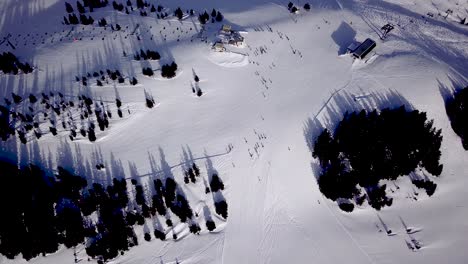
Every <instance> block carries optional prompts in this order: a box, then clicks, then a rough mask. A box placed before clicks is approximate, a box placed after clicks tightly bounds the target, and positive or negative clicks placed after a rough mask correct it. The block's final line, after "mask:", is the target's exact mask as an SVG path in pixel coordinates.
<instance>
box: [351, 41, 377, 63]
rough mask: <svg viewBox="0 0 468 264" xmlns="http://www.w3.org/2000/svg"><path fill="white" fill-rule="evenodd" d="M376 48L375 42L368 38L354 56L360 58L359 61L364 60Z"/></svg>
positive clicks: (355, 51)
mask: <svg viewBox="0 0 468 264" xmlns="http://www.w3.org/2000/svg"><path fill="white" fill-rule="evenodd" d="M375 46H376V43H375V41H373V40H372V39H370V38H368V39H366V40H365V41H364V42H363V43H362V44H361V45H359V47H357V48H356V49H355V50H354V52H353V56H354V57H356V58H358V59H362V58H364V57H365V56H366V55H367V54H368V53H369V52H371V50H373V49H374V48H375Z"/></svg>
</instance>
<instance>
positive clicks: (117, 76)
mask: <svg viewBox="0 0 468 264" xmlns="http://www.w3.org/2000/svg"><path fill="white" fill-rule="evenodd" d="M92 78H95V80H96V83H97V85H98V86H103V85H104V84H103V83H106V84H109V83H111V82H114V83H115V82H118V83H125V78H126V77H125V76H123V75H122V74H121V73H120V71H119V70H109V69H107V70H105V71H104V70H100V71H95V72H88V73H87V74H86V75H83V76H81V77H78V76H75V81H76V82H81V84H82V85H83V86H88V82H90V81H91V79H92ZM129 79H130V77H129ZM133 79H135V78H134V77H133ZM133 83H134V82H133V80H132V79H130V84H132V85H135V84H136V83H138V81H137V82H135V84H133Z"/></svg>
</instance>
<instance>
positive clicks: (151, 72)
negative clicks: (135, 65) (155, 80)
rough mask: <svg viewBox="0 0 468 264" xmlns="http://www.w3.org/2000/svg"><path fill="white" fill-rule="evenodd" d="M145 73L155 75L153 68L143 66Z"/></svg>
mask: <svg viewBox="0 0 468 264" xmlns="http://www.w3.org/2000/svg"><path fill="white" fill-rule="evenodd" d="M143 75H146V76H153V75H154V72H153V69H151V68H150V67H146V68H143Z"/></svg>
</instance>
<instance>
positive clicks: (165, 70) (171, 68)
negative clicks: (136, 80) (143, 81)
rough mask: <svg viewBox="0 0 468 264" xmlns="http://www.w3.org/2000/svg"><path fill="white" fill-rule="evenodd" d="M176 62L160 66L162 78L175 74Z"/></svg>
mask: <svg viewBox="0 0 468 264" xmlns="http://www.w3.org/2000/svg"><path fill="white" fill-rule="evenodd" d="M176 71H177V64H176V63H175V62H172V63H171V64H164V65H163V66H162V67H161V76H162V77H164V78H168V79H170V78H173V77H175V76H176Z"/></svg>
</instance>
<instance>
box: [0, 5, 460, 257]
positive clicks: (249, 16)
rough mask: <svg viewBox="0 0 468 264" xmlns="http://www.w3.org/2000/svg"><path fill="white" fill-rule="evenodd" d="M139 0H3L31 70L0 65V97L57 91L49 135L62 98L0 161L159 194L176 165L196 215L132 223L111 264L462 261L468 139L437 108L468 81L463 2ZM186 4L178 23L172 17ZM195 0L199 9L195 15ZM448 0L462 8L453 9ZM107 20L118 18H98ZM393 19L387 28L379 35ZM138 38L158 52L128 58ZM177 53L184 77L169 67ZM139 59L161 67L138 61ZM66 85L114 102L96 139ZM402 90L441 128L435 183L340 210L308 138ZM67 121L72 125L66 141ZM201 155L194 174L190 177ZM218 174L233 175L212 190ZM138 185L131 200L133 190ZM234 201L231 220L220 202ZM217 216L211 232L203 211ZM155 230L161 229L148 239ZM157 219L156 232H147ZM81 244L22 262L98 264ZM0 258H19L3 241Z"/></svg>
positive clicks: (7, 27) (382, 104)
mask: <svg viewBox="0 0 468 264" xmlns="http://www.w3.org/2000/svg"><path fill="white" fill-rule="evenodd" d="M131 1H132V2H134V4H133V5H134V8H135V11H134V12H130V14H126V13H125V12H124V11H123V12H117V11H115V10H114V9H113V8H112V5H111V4H110V5H109V6H108V7H104V8H98V9H95V10H94V11H93V12H92V13H89V12H88V13H86V15H91V16H92V17H93V18H94V20H95V22H94V25H86V26H85V25H64V24H63V23H62V22H63V17H64V16H65V15H68V14H67V13H66V10H65V4H64V1H62V0H41V1H39V0H21V1H16V0H1V1H0V53H2V52H12V53H14V54H15V55H16V56H17V57H18V58H19V60H20V61H26V62H29V63H30V64H31V65H32V66H33V69H34V70H33V72H32V73H29V74H22V73H20V74H18V75H11V74H4V73H0V100H1V102H0V104H2V105H3V98H9V99H10V100H12V99H11V94H12V93H15V94H17V95H20V96H22V97H23V98H24V100H23V102H22V103H20V104H18V105H16V106H15V108H14V109H15V111H16V112H22V113H29V112H28V111H30V110H29V109H28V107H29V105H28V104H29V103H28V102H29V101H27V100H26V98H28V96H29V95H30V94H31V93H32V94H35V95H37V97H38V98H42V97H41V93H46V94H50V93H54V94H55V95H54V96H53V99H50V100H51V102H52V100H55V101H54V102H55V103H56V104H57V107H59V108H60V107H64V109H65V108H66V110H63V112H62V114H61V115H56V114H53V113H52V115H53V116H54V117H53V118H54V120H55V122H56V124H57V135H55V136H54V135H52V134H51V133H49V129H50V128H49V127H50V124H49V123H50V121H48V119H47V120H46V119H44V118H42V113H43V112H48V111H52V110H50V109H46V108H45V106H41V107H42V108H40V109H39V108H37V109H35V110H34V111H37V112H38V113H39V112H40V113H41V117H40V118H39V119H38V123H39V124H38V128H37V129H38V130H40V131H42V132H43V133H44V134H43V135H42V137H40V139H37V138H36V137H35V136H34V134H33V133H32V134H31V135H29V136H28V137H27V138H26V140H27V144H22V143H21V141H20V139H19V138H18V137H17V136H14V137H10V138H9V139H8V140H6V141H0V158H1V159H2V160H3V159H5V160H10V161H13V162H14V163H15V164H18V165H19V166H25V165H27V164H29V163H34V164H38V165H39V166H40V167H41V168H44V170H46V171H51V172H56V170H57V166H62V167H63V168H65V169H67V170H69V171H71V172H73V173H75V174H77V175H81V176H83V177H85V178H86V179H87V181H88V184H92V183H103V184H107V183H109V182H110V181H111V179H112V178H114V177H115V178H126V179H127V182H128V189H129V190H130V192H135V191H134V189H132V183H131V181H130V180H131V179H134V180H135V181H137V182H138V184H140V185H142V186H143V188H144V190H145V193H146V195H148V197H149V200H151V195H152V193H151V191H149V190H152V188H153V185H154V184H153V181H154V180H155V179H158V178H159V179H167V178H173V179H175V181H176V182H177V184H178V187H177V188H178V189H177V193H178V194H181V195H182V194H183V196H184V197H185V198H186V199H187V201H188V203H189V205H190V207H191V208H192V210H193V213H194V216H193V218H192V219H191V220H190V221H189V222H187V223H184V222H182V221H180V220H179V218H178V217H177V216H176V215H175V214H174V213H172V212H171V211H168V214H169V216H170V218H171V219H172V220H173V226H172V227H171V226H169V225H167V224H166V222H165V221H166V219H167V217H168V216H167V215H166V216H161V215H158V214H156V216H153V217H150V218H146V219H145V222H144V224H143V225H135V226H134V230H135V234H136V236H137V238H138V245H137V246H134V247H131V248H130V249H129V250H128V251H125V254H123V255H119V256H118V257H116V258H115V259H112V260H109V261H108V263H122V264H150V263H165V264H166V263H184V264H189V263H200V264H201V263H204V264H206V263H213V264H215V263H216V264H217V263H223V264H228V263H245V264H247V263H253V264H256V263H330V264H331V263H359V264H362V263H379V264H385V263H388V264H390V263H412V264H429V263H434V264H435V263H460V264H462V263H467V262H468V252H467V250H466V248H468V225H467V220H466V219H467V217H468V207H467V205H466V200H467V199H468V189H467V188H466V186H468V167H467V162H468V152H467V151H465V150H464V149H463V147H462V144H461V141H460V138H459V137H458V136H457V135H456V134H455V133H454V131H453V130H452V127H451V125H450V121H449V119H448V117H447V114H446V110H445V105H444V99H445V98H444V91H446V90H450V91H451V90H454V89H459V88H461V87H466V86H467V85H468V26H467V25H463V24H461V23H460V20H461V19H462V18H463V17H468V2H467V1H466V0H448V1H446V0H433V1H432V4H431V1H425V0H386V1H382V0H366V1H363V0H310V1H309V3H310V6H311V9H310V11H306V10H304V8H303V6H304V4H305V3H306V2H307V1H296V2H293V3H294V4H295V5H296V6H297V7H298V8H299V11H298V12H297V13H295V14H292V13H291V12H290V11H289V10H288V3H289V1H283V0H281V1H268V0H237V1H227V0H223V1H219V0H205V1H183V0H170V1H169V0H159V1H152V0H147V2H148V3H150V6H151V5H152V4H154V5H155V6H156V7H157V5H162V7H163V8H164V9H163V10H165V12H167V13H168V17H166V18H164V19H158V18H157V17H156V13H157V12H155V13H152V12H150V11H149V8H147V12H148V15H147V16H141V15H140V12H139V11H136V7H135V2H136V1H134V0H131ZM68 2H70V3H71V4H72V5H73V7H74V8H75V7H76V3H75V2H76V1H68ZM109 2H111V1H109ZM116 2H119V3H120V2H121V3H123V4H124V5H126V1H124V0H120V1H119V0H117V1H116ZM177 7H181V9H182V10H183V13H184V17H183V19H181V20H179V19H177V17H174V16H173V13H174V11H175V10H176V8H177ZM213 8H215V9H216V10H219V11H221V12H222V14H223V18H224V19H223V21H222V22H216V21H215V19H213V22H212V21H211V17H210V20H209V21H208V22H207V23H206V24H205V25H201V24H200V22H199V19H198V14H200V13H203V12H204V11H205V10H207V12H208V13H209V14H210V15H211V10H212V9H213ZM75 9H76V8H75ZM190 9H193V10H194V13H195V14H194V15H189V13H186V10H187V11H188V10H190ZM448 9H450V10H452V11H453V12H449V14H448V15H447V12H446V11H447V10H448ZM163 12H164V11H163ZM75 13H76V12H75ZM428 13H431V14H433V16H429V15H428ZM102 18H105V19H106V20H107V23H108V24H109V25H108V26H106V27H99V26H97V23H98V20H100V19H102ZM388 23H390V24H391V25H393V26H394V29H393V30H392V31H390V33H388V35H387V36H386V37H384V36H383V34H382V31H381V28H382V26H384V25H385V24H388ZM466 23H468V21H466ZM110 24H112V25H113V27H115V25H116V24H119V25H120V26H121V30H112V29H111V28H110ZM224 24H226V25H231V26H232V29H233V30H236V31H237V32H241V33H240V34H241V35H242V37H243V38H244V43H243V44H242V45H239V46H236V45H229V44H225V45H224V47H225V50H223V51H215V50H214V48H213V44H214V42H215V41H216V39H217V38H218V36H219V31H220V30H221V28H222V25H224ZM367 38H371V39H373V40H374V41H376V44H377V46H376V48H375V49H373V50H372V51H371V52H370V53H369V54H367V56H366V57H365V58H363V59H362V60H359V59H354V58H353V57H352V56H351V55H350V54H347V53H346V52H347V48H348V47H349V46H350V44H352V43H356V42H363V41H364V40H365V39H367ZM141 50H143V51H144V52H146V51H147V50H151V51H157V52H158V53H159V54H160V59H157V60H150V59H148V60H144V59H140V60H136V59H135V54H137V53H139V52H140V51H141ZM172 62H175V63H176V64H177V70H176V71H175V76H173V77H170V78H167V77H163V76H164V74H163V72H164V71H163V68H164V66H165V65H166V66H168V65H170V64H171V63H172ZM144 68H149V69H151V71H152V72H153V75H151V76H148V75H143V74H142V72H143V69H144ZM107 69H109V70H111V71H115V70H118V71H119V73H120V75H121V77H122V79H123V82H122V83H119V82H118V81H117V79H118V78H117V79H116V80H112V79H111V76H112V72H111V73H110V74H108V73H106V70H107ZM100 71H103V74H101V73H100ZM94 72H97V74H98V75H96V76H97V77H94V76H93V73H94ZM87 73H91V75H90V76H88V75H87ZM83 76H84V77H86V80H87V83H86V85H84V84H83V80H82V77H83ZM133 77H135V78H136V79H137V80H138V83H137V84H132V83H131V80H132V78H133ZM195 77H197V78H195ZM77 78H78V79H77ZM100 78H102V79H100ZM195 79H198V80H195ZM99 80H101V85H99V84H98V81H99ZM59 92H60V93H61V94H63V96H64V98H66V99H67V101H73V102H74V103H75V104H76V105H78V104H79V102H80V100H79V96H81V95H86V96H88V97H89V98H92V99H93V100H94V102H95V103H93V104H92V105H91V106H90V107H92V113H93V115H92V117H90V118H91V119H92V120H94V121H96V118H95V116H94V113H95V111H98V112H99V111H102V113H104V112H106V111H109V112H111V114H112V118H109V124H108V127H106V128H105V129H104V131H101V130H100V129H99V127H98V126H97V121H96V128H95V133H96V141H93V142H90V140H88V136H82V135H81V134H80V133H79V129H80V128H81V127H84V128H86V129H89V127H90V123H89V122H88V121H87V120H88V119H86V118H84V120H81V119H80V116H81V115H83V110H82V109H81V110H80V109H79V108H77V107H69V105H67V106H66V107H65V106H60V105H59V102H60V97H59V96H58V93H59ZM50 97H51V98H52V96H50ZM116 99H119V100H120V101H121V106H117V105H116ZM148 104H150V105H151V107H148ZM401 105H407V106H410V108H413V109H418V110H420V111H423V112H426V113H427V118H428V119H429V120H434V126H435V127H436V128H437V129H442V136H443V141H442V146H441V152H442V155H441V160H440V162H441V163H442V164H443V166H444V167H443V171H442V174H441V175H440V176H439V177H434V182H435V183H436V184H437V190H436V191H435V193H434V195H432V196H430V197H429V196H428V195H426V193H425V192H424V191H422V190H418V189H417V188H416V187H414V186H413V185H412V184H411V182H410V180H409V178H408V177H400V178H398V179H397V180H396V181H394V182H391V181H390V182H387V195H388V196H389V197H392V198H393V204H392V206H390V207H384V208H383V209H381V210H380V211H376V210H375V209H373V208H372V207H371V206H369V204H367V202H365V203H364V204H363V205H362V206H357V207H356V208H355V209H354V211H353V212H351V213H346V212H344V211H342V210H340V208H339V207H338V205H337V203H336V202H333V201H331V200H329V199H327V198H326V197H324V196H323V195H322V193H321V192H320V190H319V188H318V184H317V177H318V176H319V174H320V171H318V170H316V169H315V167H316V166H314V164H316V163H317V160H315V159H314V158H313V157H312V143H313V141H314V140H315V139H316V138H317V136H318V135H319V133H320V132H321V131H322V130H323V129H324V128H328V129H330V130H333V129H335V128H336V126H337V124H338V122H339V121H340V120H341V119H342V118H343V116H344V115H345V113H346V112H352V111H360V110H362V109H367V110H373V109H384V108H387V107H390V108H391V107H399V106H401ZM51 107H52V109H53V108H54V103H51ZM119 109H120V111H122V117H119V116H118V110H119ZM62 121H64V123H66V124H68V126H67V127H62V125H61V124H62ZM70 124H75V125H76V127H77V131H78V135H77V136H76V137H74V138H73V139H74V140H73V141H72V140H71V139H70V133H71V128H70V127H71V126H70ZM193 163H196V164H197V166H198V167H199V168H200V175H201V176H200V177H199V178H197V182H196V183H192V182H191V183H188V184H185V183H184V180H185V179H184V177H186V175H185V172H186V171H187V170H188V169H189V168H190V167H191V166H192V164H193ZM98 164H103V165H104V167H105V168H99V169H97V168H96V165H98ZM98 167H99V166H98ZM417 173H421V174H423V173H424V172H417ZM213 174H217V175H219V177H220V179H222V182H223V183H224V190H222V191H218V192H210V193H206V187H208V186H209V182H210V181H211V180H212V175H213ZM0 177H7V175H2V174H1V173H0ZM132 199H133V198H132ZM132 199H131V201H130V202H129V204H132V205H134V204H136V202H135V201H133V200H132ZM224 200H225V201H226V202H227V204H228V217H227V218H224V217H223V216H221V215H220V214H219V213H217V212H216V208H215V203H217V202H219V201H224ZM5 213H7V212H5ZM92 216H93V215H92ZM2 217H3V214H2ZM93 217H97V216H93ZM210 219H211V220H212V221H213V222H215V223H216V229H215V230H214V231H213V232H210V231H208V230H207V227H206V225H205V222H206V221H207V220H210ZM191 222H194V223H198V224H199V225H200V227H201V231H200V233H199V234H193V233H191V232H190V230H189V224H190V223H191ZM158 228H159V229H161V228H162V229H164V230H165V235H166V240H165V241H161V240H159V239H157V238H154V236H153V232H154V230H155V229H158ZM408 229H409V231H408ZM388 230H391V232H389V234H387V231H388ZM147 232H149V233H151V240H150V241H145V240H144V238H143V237H144V233H147ZM174 234H176V235H177V239H173V235H174ZM0 243H1V238H0ZM415 245H418V249H415ZM85 247H86V245H85V244H80V245H78V246H77V247H76V249H67V248H66V247H65V246H61V247H60V248H59V250H58V252H56V253H53V254H49V255H47V256H39V257H36V258H33V259H31V260H29V261H28V262H29V263H34V264H45V263H47V264H55V263H57V264H62V263H74V259H75V257H74V252H76V255H77V257H76V258H77V259H78V260H79V261H80V263H97V259H89V261H88V256H87V254H86V251H85ZM0 263H1V264H3V263H4V264H17V263H18V264H19V263H27V261H26V260H24V259H22V257H21V255H19V256H17V257H16V258H15V259H7V258H6V257H4V256H0Z"/></svg>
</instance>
